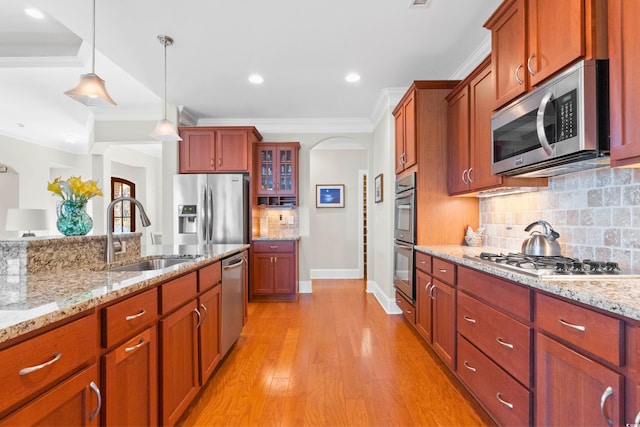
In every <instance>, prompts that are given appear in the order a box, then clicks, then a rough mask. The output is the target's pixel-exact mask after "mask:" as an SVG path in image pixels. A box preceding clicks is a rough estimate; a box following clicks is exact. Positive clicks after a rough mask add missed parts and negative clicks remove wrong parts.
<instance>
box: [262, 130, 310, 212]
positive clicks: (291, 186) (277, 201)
mask: <svg viewBox="0 0 640 427" xmlns="http://www.w3.org/2000/svg"><path fill="white" fill-rule="evenodd" d="M299 149H300V144H299V143H297V142H282V143H260V144H256V159H257V160H258V161H257V162H256V176H257V177H258V179H257V180H256V182H257V188H256V195H257V204H258V205H262V206H297V204H298V151H299Z"/></svg>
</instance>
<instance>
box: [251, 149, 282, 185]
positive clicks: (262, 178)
mask: <svg viewBox="0 0 640 427" xmlns="http://www.w3.org/2000/svg"><path fill="white" fill-rule="evenodd" d="M257 159H258V161H257V172H256V177H257V180H258V188H257V194H258V195H267V196H268V195H271V194H274V193H275V191H276V182H277V181H276V179H275V176H274V174H275V173H276V164H275V163H276V147H275V146H270V145H263V146H260V148H259V149H258V153H257Z"/></svg>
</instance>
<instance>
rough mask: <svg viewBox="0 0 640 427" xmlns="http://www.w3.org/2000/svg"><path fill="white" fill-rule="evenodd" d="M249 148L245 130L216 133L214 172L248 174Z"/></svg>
mask: <svg viewBox="0 0 640 427" xmlns="http://www.w3.org/2000/svg"><path fill="white" fill-rule="evenodd" d="M249 148H250V147H249V138H248V134H247V131H246V130H229V129H225V130H218V131H216V148H215V154H216V165H215V169H216V171H218V172H248V171H249Z"/></svg>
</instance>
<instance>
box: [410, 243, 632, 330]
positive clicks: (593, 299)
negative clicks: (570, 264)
mask: <svg viewBox="0 0 640 427" xmlns="http://www.w3.org/2000/svg"><path fill="white" fill-rule="evenodd" d="M416 250H417V251H420V252H424V253H426V254H429V255H433V256H436V257H440V258H442V259H445V260H449V261H452V262H455V263H457V264H460V265H464V266H466V267H471V268H474V269H476V270H481V271H484V272H486V273H490V274H492V275H494V276H498V277H501V278H503V279H507V280H511V281H513V282H517V283H520V284H523V285H527V286H530V287H531V288H535V289H540V290H543V291H546V292H549V293H551V294H555V295H558V296H561V297H565V298H568V299H571V300H574V301H578V302H581V303H583V304H586V305H590V306H592V307H597V308H599V309H602V310H605V311H608V312H610V313H613V314H617V315H620V316H624V317H627V318H630V319H634V320H638V321H640V277H636V276H627V277H620V278H615V277H614V278H593V279H591V278H585V277H584V276H569V277H568V276H560V277H559V276H554V277H556V278H553V279H550V278H545V279H540V278H537V277H533V276H529V275H526V274H521V273H518V272H514V271H510V270H505V269H504V268H500V267H497V266H494V265H492V264H486V263H482V262H479V261H478V260H475V259H472V258H466V257H465V255H466V256H472V257H474V256H477V255H479V254H480V252H493V253H501V252H508V251H504V250H501V249H500V248H491V247H486V246H483V247H470V246H416ZM590 277H593V276H590Z"/></svg>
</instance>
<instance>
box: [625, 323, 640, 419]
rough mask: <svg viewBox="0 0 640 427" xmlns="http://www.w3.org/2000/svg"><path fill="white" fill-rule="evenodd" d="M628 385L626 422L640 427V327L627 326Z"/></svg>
mask: <svg viewBox="0 0 640 427" xmlns="http://www.w3.org/2000/svg"><path fill="white" fill-rule="evenodd" d="M626 340H627V364H628V370H627V384H626V397H625V401H626V402H627V404H626V410H625V420H624V421H625V422H624V423H623V425H632V426H634V427H640V326H632V325H627V328H626Z"/></svg>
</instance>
